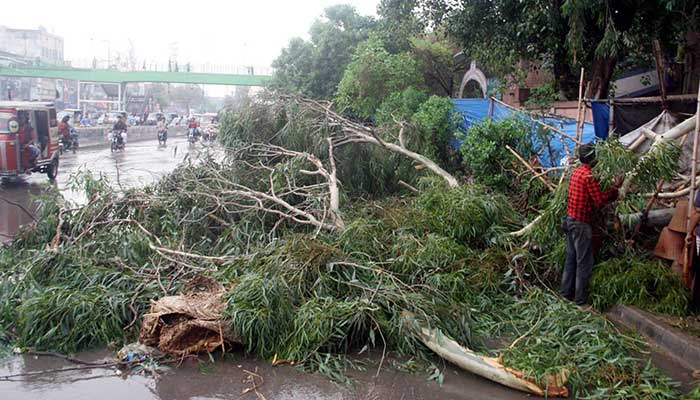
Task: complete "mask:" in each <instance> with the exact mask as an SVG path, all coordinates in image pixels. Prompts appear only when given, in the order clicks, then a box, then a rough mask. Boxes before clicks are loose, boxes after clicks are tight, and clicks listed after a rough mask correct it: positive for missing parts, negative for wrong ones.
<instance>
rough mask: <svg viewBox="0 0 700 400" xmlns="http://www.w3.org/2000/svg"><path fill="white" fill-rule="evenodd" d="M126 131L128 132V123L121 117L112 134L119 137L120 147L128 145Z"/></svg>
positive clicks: (118, 118)
mask: <svg viewBox="0 0 700 400" xmlns="http://www.w3.org/2000/svg"><path fill="white" fill-rule="evenodd" d="M126 131H127V126H126V122H124V116H123V115H119V116H118V117H117V123H116V124H114V126H113V127H112V132H113V134H114V135H117V140H118V142H119V144H120V145H123V144H125V143H126V137H125V136H126Z"/></svg>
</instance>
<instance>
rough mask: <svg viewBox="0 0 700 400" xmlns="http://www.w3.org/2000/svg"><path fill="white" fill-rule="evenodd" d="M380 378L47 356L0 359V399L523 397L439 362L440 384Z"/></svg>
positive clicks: (251, 362) (242, 365) (255, 364)
mask: <svg viewBox="0 0 700 400" xmlns="http://www.w3.org/2000/svg"><path fill="white" fill-rule="evenodd" d="M111 356H112V354H111V353H110V352H108V351H106V350H105V351H97V352H89V353H81V354H79V355H78V357H80V358H81V359H83V360H88V361H98V360H110V357H111ZM386 362H387V363H388V364H385V367H384V368H383V369H382V371H381V373H380V374H379V376H378V377H375V376H374V375H375V373H376V367H374V366H371V365H368V367H367V369H366V370H365V371H354V370H353V371H350V372H349V373H348V375H350V376H352V377H353V379H354V383H353V385H352V386H351V387H348V386H343V385H339V384H336V383H334V382H331V381H330V380H328V378H326V377H324V376H321V375H319V374H309V373H304V372H301V371H299V370H297V369H295V368H294V367H291V366H289V365H281V366H276V367H275V366H272V365H271V364H270V363H267V362H265V361H260V360H256V359H251V358H248V357H245V356H242V355H240V354H235V353H234V354H227V356H226V359H225V360H223V361H222V360H217V361H216V362H211V361H210V360H209V359H208V358H205V357H202V358H201V359H200V360H199V361H196V360H191V359H188V360H185V361H183V363H182V364H181V365H180V366H179V367H175V366H173V367H168V368H166V369H165V370H164V371H162V372H161V373H160V377H159V378H154V377H147V376H142V375H129V374H124V373H120V372H119V371H117V370H114V369H77V370H71V371H66V372H61V373H41V371H47V370H52V369H59V368H73V367H79V368H82V367H80V366H77V365H75V364H68V363H66V362H64V361H62V360H59V359H56V358H50V357H39V358H37V357H34V356H28V355H24V356H15V357H12V358H10V359H7V360H3V361H0V377H1V376H6V375H14V374H35V375H31V376H22V377H16V378H11V379H12V380H4V379H0V394H1V395H0V398H2V399H12V400H40V399H41V400H44V399H51V400H79V399H99V400H111V399H128V400H166V399H167V400H195V399H196V400H203V399H240V400H252V399H268V400H272V399H281V400H302V399H303V400H307V399H308V400H315V399H318V400H320V399H324V400H325V399H327V400H346V399H353V400H354V399H358V400H359V399H371V400H375V399H376V400H379V399H387V400H394V399H396V400H398V399H445V400H450V399H455V400H457V399H460V400H464V399H495V400H498V399H503V400H511V399H523V398H528V396H526V395H524V394H521V393H519V392H516V391H513V390H510V389H506V388H504V387H501V386H498V385H496V384H494V383H492V382H488V381H486V380H483V379H481V378H478V377H475V376H473V375H469V374H465V373H462V372H461V371H458V370H456V369H454V368H452V367H450V366H444V367H445V369H444V370H443V371H444V374H445V382H444V383H443V385H442V386H439V385H438V384H437V383H435V382H432V381H427V380H426V378H425V376H422V375H411V374H408V373H404V372H399V371H397V370H395V369H393V368H392V367H390V366H389V367H387V366H386V365H391V361H389V360H387V361H386Z"/></svg>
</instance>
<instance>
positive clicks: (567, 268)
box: [560, 216, 593, 306]
mask: <svg viewBox="0 0 700 400" xmlns="http://www.w3.org/2000/svg"><path fill="white" fill-rule="evenodd" d="M563 228H564V232H565V233H566V263H565V264H564V272H563V273H562V277H561V290H560V293H561V295H562V296H563V297H565V298H567V299H569V300H572V301H574V302H576V304H578V305H580V306H581V305H584V304H586V302H587V301H588V282H589V281H590V280H591V273H592V272H593V246H592V241H593V230H592V228H591V225H590V224H587V223H585V222H580V221H577V220H575V219H573V218H571V217H569V216H567V217H566V218H564V224H563Z"/></svg>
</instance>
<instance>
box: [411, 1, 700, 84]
mask: <svg viewBox="0 0 700 400" xmlns="http://www.w3.org/2000/svg"><path fill="white" fill-rule="evenodd" d="M421 6H422V7H423V8H424V9H425V10H426V15H429V16H430V18H431V19H432V23H433V24H435V25H442V26H444V27H445V29H446V30H447V31H448V33H449V34H450V36H452V37H453V38H455V40H457V41H458V43H459V44H460V45H461V46H462V47H463V48H464V50H465V52H466V53H467V54H468V55H469V56H470V57H471V58H474V59H477V60H479V62H480V63H482V65H485V66H486V68H487V69H488V70H489V71H490V72H492V73H493V74H495V75H496V76H499V77H501V78H503V77H506V76H508V75H510V74H512V73H513V72H514V71H515V70H516V69H517V62H518V61H519V60H521V59H525V60H530V61H537V62H538V63H539V64H540V65H541V67H542V68H546V69H549V70H550V71H551V72H552V73H553V75H554V77H555V85H556V89H557V90H558V91H559V92H560V93H562V94H568V97H575V92H576V89H577V85H578V82H577V74H576V73H573V74H572V71H576V70H578V68H580V67H582V66H583V67H585V68H586V70H587V71H588V79H589V80H590V81H591V91H590V93H589V96H590V97H594V98H606V97H607V96H608V94H609V92H610V81H611V80H612V78H613V74H614V73H615V72H616V70H618V68H617V67H618V66H621V67H623V68H633V67H639V66H646V67H649V66H651V65H652V64H651V63H650V61H651V54H652V52H651V45H652V40H653V39H659V40H660V41H661V43H662V45H663V47H664V48H665V49H667V51H668V53H669V54H675V50H676V49H677V48H678V47H679V46H682V44H683V33H684V32H686V31H688V30H691V29H697V26H698V24H699V22H698V21H699V18H700V11H699V10H700V3H698V2H696V1H691V0H651V1H648V0H647V1H644V0H607V1H602V0H491V1H485V0H476V1H474V0H460V1H455V0H425V1H423V2H422V4H421ZM681 21H682V22H681ZM621 61H622V65H620V62H621Z"/></svg>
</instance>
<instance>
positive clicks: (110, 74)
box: [0, 66, 271, 86]
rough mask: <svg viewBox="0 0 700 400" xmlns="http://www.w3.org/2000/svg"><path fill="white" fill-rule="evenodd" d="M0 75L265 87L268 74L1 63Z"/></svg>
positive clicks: (89, 80) (121, 82) (103, 81)
mask: <svg viewBox="0 0 700 400" xmlns="http://www.w3.org/2000/svg"><path fill="white" fill-rule="evenodd" d="M0 76H12V77H20V78H48V79H65V80H73V81H79V82H100V83H117V84H125V83H134V82H152V83H192V84H203V85H235V86H264V85H265V84H266V83H267V82H268V81H269V80H270V79H271V76H269V75H243V74H224V73H202V72H161V71H118V70H114V69H84V68H69V67H6V66H0Z"/></svg>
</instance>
